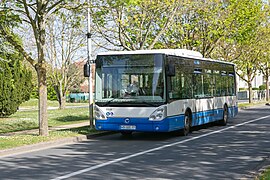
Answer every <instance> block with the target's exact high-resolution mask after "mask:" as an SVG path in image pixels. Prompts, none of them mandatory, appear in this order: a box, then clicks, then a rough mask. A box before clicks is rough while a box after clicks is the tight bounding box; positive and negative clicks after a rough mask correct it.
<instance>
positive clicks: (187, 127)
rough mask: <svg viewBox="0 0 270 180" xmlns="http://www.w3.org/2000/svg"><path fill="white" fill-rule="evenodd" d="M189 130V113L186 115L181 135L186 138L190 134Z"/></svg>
mask: <svg viewBox="0 0 270 180" xmlns="http://www.w3.org/2000/svg"><path fill="white" fill-rule="evenodd" d="M190 129H191V118H190V115H189V113H187V114H186V115H185V119H184V128H183V130H182V135H183V136H187V135H188V134H189V132H190Z"/></svg>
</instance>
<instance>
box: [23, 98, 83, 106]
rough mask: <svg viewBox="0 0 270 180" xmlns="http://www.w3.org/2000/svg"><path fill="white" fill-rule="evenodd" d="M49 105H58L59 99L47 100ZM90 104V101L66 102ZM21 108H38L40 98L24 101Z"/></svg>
mask: <svg viewBox="0 0 270 180" xmlns="http://www.w3.org/2000/svg"><path fill="white" fill-rule="evenodd" d="M47 103H48V104H47V105H48V107H58V106H59V104H58V101H50V100H48V101H47ZM83 105H86V106H87V105H88V103H68V102H67V103H66V106H83ZM20 108H38V99H30V100H29V101H26V102H23V103H22V104H21V105H20Z"/></svg>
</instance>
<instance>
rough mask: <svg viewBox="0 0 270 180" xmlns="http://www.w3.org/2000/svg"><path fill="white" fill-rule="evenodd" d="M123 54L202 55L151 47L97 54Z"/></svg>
mask: <svg viewBox="0 0 270 180" xmlns="http://www.w3.org/2000/svg"><path fill="white" fill-rule="evenodd" d="M125 54H166V55H175V56H185V57H193V58H194V57H197V58H202V57H203V55H202V54H201V53H200V52H198V51H192V50H187V49H153V50H135V51H108V52H101V53H98V55H125Z"/></svg>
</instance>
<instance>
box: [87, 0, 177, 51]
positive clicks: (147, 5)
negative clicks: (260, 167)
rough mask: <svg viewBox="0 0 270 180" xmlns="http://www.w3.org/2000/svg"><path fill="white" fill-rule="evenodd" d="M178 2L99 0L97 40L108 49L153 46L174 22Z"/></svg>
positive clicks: (96, 4)
mask: <svg viewBox="0 0 270 180" xmlns="http://www.w3.org/2000/svg"><path fill="white" fill-rule="evenodd" d="M178 4H179V2H178V1H175V0H165V1H159V0H154V1H153V0H134V1H129V0H126V1H123V0H102V1H95V2H93V7H92V19H93V29H94V31H95V32H96V34H95V38H94V39H93V40H94V42H95V43H96V44H97V45H99V46H101V47H103V48H105V49H121V50H138V49H153V48H154V46H155V44H156V43H157V42H158V41H159V40H160V38H161V36H162V35H163V34H164V33H166V31H167V30H168V28H169V26H170V25H171V23H173V20H174V16H175V15H176V13H177V11H178V7H179V6H178ZM98 41H99V42H104V41H105V43H104V45H102V44H100V43H99V42H98Z"/></svg>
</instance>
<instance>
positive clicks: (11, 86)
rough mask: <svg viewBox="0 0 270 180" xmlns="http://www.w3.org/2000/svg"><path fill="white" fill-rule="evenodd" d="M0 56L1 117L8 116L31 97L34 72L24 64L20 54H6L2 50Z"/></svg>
mask: <svg viewBox="0 0 270 180" xmlns="http://www.w3.org/2000/svg"><path fill="white" fill-rule="evenodd" d="M0 58H1V60H0V117H6V116H9V115H11V114H14V113H15V112H16V111H17V109H18V107H19V105H20V104H21V103H22V102H24V101H27V100H29V99H30V94H31V91H32V83H31V78H32V74H31V72H30V71H28V70H27V68H26V67H25V66H22V63H21V62H20V60H21V59H22V57H21V56H20V55H19V54H16V53H14V54H8V55H4V54H3V53H1V52H0Z"/></svg>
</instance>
